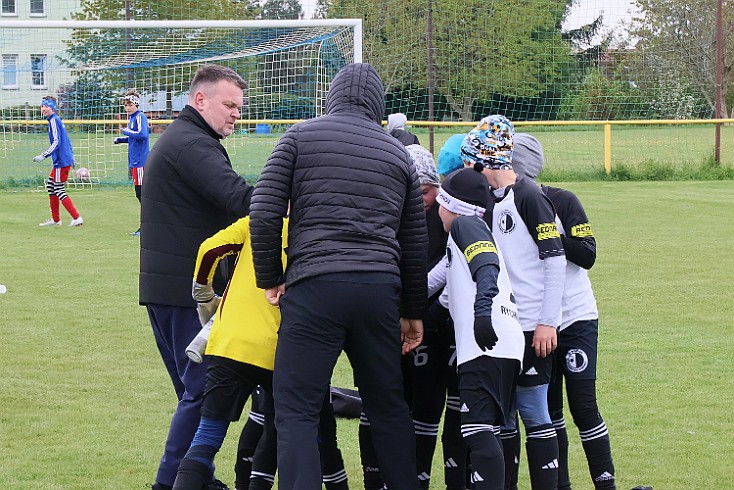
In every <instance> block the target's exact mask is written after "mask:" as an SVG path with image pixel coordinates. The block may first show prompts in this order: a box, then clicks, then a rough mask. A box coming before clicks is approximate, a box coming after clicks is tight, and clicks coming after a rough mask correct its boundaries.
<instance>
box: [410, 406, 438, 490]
mask: <svg viewBox="0 0 734 490" xmlns="http://www.w3.org/2000/svg"><path fill="white" fill-rule="evenodd" d="M413 425H414V426H415V458H416V468H417V470H418V483H419V485H420V488H429V487H430V486H431V466H432V463H433V454H434V453H435V452H436V438H437V437H438V424H430V423H427V422H420V421H418V420H413Z"/></svg>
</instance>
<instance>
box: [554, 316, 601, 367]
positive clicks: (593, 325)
mask: <svg viewBox="0 0 734 490" xmlns="http://www.w3.org/2000/svg"><path fill="white" fill-rule="evenodd" d="M598 339H599V320H580V321H578V322H576V323H573V324H571V325H569V326H568V327H566V328H564V329H563V330H561V331H560V332H559V336H558V349H557V350H556V361H555V362H556V366H555V368H556V372H557V374H560V373H563V375H564V376H565V377H567V378H574V379H596V358H597V353H598Z"/></svg>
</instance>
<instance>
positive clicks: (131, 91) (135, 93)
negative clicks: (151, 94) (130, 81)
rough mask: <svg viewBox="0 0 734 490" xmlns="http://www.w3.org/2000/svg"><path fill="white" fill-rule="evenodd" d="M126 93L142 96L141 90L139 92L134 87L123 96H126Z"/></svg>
mask: <svg viewBox="0 0 734 490" xmlns="http://www.w3.org/2000/svg"><path fill="white" fill-rule="evenodd" d="M126 95H134V96H135V97H140V92H138V91H137V90H135V89H134V88H131V89H130V90H128V91H127V92H125V93H124V94H122V96H123V97H125V96H126Z"/></svg>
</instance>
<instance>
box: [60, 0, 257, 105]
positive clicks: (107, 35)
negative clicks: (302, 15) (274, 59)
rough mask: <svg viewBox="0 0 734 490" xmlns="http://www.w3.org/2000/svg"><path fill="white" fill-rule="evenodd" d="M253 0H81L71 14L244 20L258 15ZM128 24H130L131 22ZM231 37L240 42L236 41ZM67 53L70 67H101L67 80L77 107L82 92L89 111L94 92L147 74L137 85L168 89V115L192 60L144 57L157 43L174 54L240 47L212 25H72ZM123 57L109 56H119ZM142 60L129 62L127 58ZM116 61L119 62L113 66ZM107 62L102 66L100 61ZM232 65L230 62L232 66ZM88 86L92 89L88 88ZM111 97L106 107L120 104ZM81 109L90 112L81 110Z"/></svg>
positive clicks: (192, 66)
mask: <svg viewBox="0 0 734 490" xmlns="http://www.w3.org/2000/svg"><path fill="white" fill-rule="evenodd" d="M258 12H259V7H258V4H257V0H210V1H207V2H200V1H198V0H80V8H79V10H77V11H76V12H75V13H74V14H73V15H72V18H73V19H74V20H122V19H125V20H129V19H136V20H189V19H202V20H230V19H238V20H246V19H252V18H255V17H256V16H257V14H258ZM131 26H134V25H133V24H131ZM236 43H240V45H237V44H236ZM67 46H68V47H67V56H66V57H63V58H62V59H61V62H62V63H63V64H65V65H67V66H70V67H72V68H76V67H87V68H89V67H93V66H95V65H96V66H100V65H102V66H103V68H102V69H98V70H91V71H90V70H88V69H87V71H80V72H79V74H78V79H77V81H76V82H74V83H73V84H72V85H71V89H70V93H71V94H73V98H74V102H75V103H76V106H77V107H78V108H79V110H82V105H83V104H84V100H85V98H86V99H87V102H86V103H87V105H90V110H91V105H93V104H96V105H95V107H94V112H95V113H99V111H100V110H102V106H100V105H99V103H98V102H95V100H96V94H99V93H104V94H117V95H116V96H115V97H119V92H120V90H124V88H128V87H134V86H135V85H136V84H137V83H140V81H141V80H147V81H148V82H147V83H146V85H145V86H143V87H140V89H141V90H143V91H144V92H148V93H155V92H158V91H164V92H166V93H167V96H166V104H167V111H166V112H167V113H168V114H169V115H170V113H171V108H172V96H173V94H176V93H180V92H181V91H182V89H181V88H180V87H187V85H188V82H190V81H191V78H192V76H193V72H194V71H195V69H196V68H197V67H198V66H197V65H196V64H195V63H190V64H180V66H179V67H177V68H176V69H174V68H172V67H171V66H166V65H165V64H164V63H160V64H156V63H153V62H150V60H148V59H146V58H145V57H146V56H148V55H149V53H150V52H152V51H154V50H155V47H156V46H160V48H159V53H164V54H165V55H168V56H175V55H177V54H179V53H180V51H178V48H184V49H190V50H193V49H194V48H197V49H203V48H204V47H206V48H208V49H211V50H217V49H218V50H219V51H220V52H228V51H227V50H230V52H231V51H239V50H241V48H242V46H241V40H240V39H235V38H234V37H233V36H226V33H223V32H222V31H217V30H214V29H211V30H206V29H199V30H195V31H194V30H187V31H183V30H180V29H166V28H161V29H135V28H134V27H131V28H130V29H94V30H90V29H75V30H74V31H73V32H72V34H71V38H70V40H69V41H68V42H67ZM120 59H123V60H124V61H117V62H115V61H111V60H120ZM128 59H129V60H141V59H142V60H143V62H137V61H136V62H133V61H127V60H128ZM115 63H117V64H120V65H124V66H115ZM105 65H107V66H105ZM232 68H234V66H232ZM90 89H93V91H91V92H90ZM116 102H117V101H116V100H115V99H113V103H112V104H111V105H110V108H111V109H110V110H112V111H114V110H117V109H119V104H118V103H116ZM84 113H90V111H86V112H84Z"/></svg>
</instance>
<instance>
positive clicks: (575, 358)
mask: <svg viewBox="0 0 734 490" xmlns="http://www.w3.org/2000/svg"><path fill="white" fill-rule="evenodd" d="M588 366H589V357H588V356H587V355H586V352H584V351H583V350H582V349H571V350H569V351H568V353H567V354H566V368H567V369H568V370H569V371H570V372H572V373H580V372H582V371H583V370H584V369H586V368H587V367H588Z"/></svg>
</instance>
